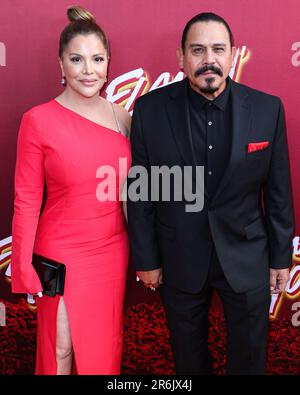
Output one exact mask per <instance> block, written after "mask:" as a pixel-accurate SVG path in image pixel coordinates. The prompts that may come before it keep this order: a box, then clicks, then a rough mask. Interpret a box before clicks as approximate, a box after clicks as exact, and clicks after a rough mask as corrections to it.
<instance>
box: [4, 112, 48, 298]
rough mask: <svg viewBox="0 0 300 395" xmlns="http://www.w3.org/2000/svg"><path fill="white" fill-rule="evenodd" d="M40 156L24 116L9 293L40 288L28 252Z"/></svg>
mask: <svg viewBox="0 0 300 395" xmlns="http://www.w3.org/2000/svg"><path fill="white" fill-rule="evenodd" d="M43 162H44V155H43V151H42V146H41V142H40V134H39V132H38V130H37V126H36V122H35V120H34V119H33V117H32V116H31V115H30V113H26V114H24V116H23V118H22V122H21V126H20V130H19V135H18V143H17V161H16V169H15V200H14V217H13V224H12V255H11V271H12V272H11V279H12V292H15V293H30V294H35V293H37V292H39V291H42V289H43V288H42V285H41V283H40V280H39V278H38V275H37V274H36V272H35V270H34V268H33V266H32V263H31V262H32V253H33V247H34V242H35V235H36V229H37V225H38V221H39V215H40V209H41V204H42V200H43V191H44V170H43V168H44V167H43Z"/></svg>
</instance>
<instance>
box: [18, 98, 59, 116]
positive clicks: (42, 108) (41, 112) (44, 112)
mask: <svg viewBox="0 0 300 395" xmlns="http://www.w3.org/2000/svg"><path fill="white" fill-rule="evenodd" d="M53 102H54V100H53V99H52V100H50V101H47V102H45V103H41V104H38V105H36V106H34V107H31V108H29V109H28V110H27V111H26V112H25V113H24V115H25V116H29V117H31V118H34V119H43V118H47V117H48V116H49V114H50V115H51V114H52V113H53V111H54V108H55V107H54V106H53ZM48 119H49V118H48Z"/></svg>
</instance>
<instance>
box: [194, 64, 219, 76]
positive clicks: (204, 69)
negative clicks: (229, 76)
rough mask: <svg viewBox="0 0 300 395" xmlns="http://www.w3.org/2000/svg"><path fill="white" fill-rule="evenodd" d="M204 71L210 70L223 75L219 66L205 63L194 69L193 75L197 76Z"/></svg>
mask: <svg viewBox="0 0 300 395" xmlns="http://www.w3.org/2000/svg"><path fill="white" fill-rule="evenodd" d="M206 71H212V72H214V73H216V74H218V75H219V76H220V77H223V72H222V70H221V69H220V68H219V67H216V66H213V65H207V66H203V67H200V68H199V69H197V70H196V71H195V74H194V76H195V77H196V78H197V77H199V75H201V74H203V73H205V72H206Z"/></svg>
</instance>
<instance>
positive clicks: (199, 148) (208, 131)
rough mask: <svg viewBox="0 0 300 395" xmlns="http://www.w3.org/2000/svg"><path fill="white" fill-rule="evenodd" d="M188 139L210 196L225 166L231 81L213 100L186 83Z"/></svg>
mask: <svg viewBox="0 0 300 395" xmlns="http://www.w3.org/2000/svg"><path fill="white" fill-rule="evenodd" d="M187 85H188V103H189V115H190V124H191V134H192V141H193V145H194V152H195V155H196V163H197V165H198V166H204V174H205V177H204V180H205V187H206V190H207V193H208V196H209V198H210V199H211V198H212V197H213V196H214V194H215V193H216V191H217V188H218V185H219V183H220V181H221V178H222V176H223V174H224V171H225V169H226V167H227V165H228V161H229V156H230V152H231V126H232V121H231V109H232V105H231V80H230V78H229V77H228V78H227V80H226V87H225V89H224V91H223V92H222V93H221V94H220V95H219V96H218V97H216V99H214V100H208V99H206V98H205V97H204V96H202V95H201V94H199V93H197V92H196V91H194V90H193V89H192V88H191V86H190V84H189V83H188V84H187Z"/></svg>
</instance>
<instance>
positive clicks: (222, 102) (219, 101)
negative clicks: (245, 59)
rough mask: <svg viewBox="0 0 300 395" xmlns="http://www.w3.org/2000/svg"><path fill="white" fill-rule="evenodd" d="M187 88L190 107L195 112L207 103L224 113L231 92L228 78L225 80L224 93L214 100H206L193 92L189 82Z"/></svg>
mask: <svg viewBox="0 0 300 395" xmlns="http://www.w3.org/2000/svg"><path fill="white" fill-rule="evenodd" d="M187 86H188V98H189V100H190V101H191V104H192V106H193V107H194V108H195V109H196V110H200V109H202V108H203V107H204V106H205V104H207V103H212V104H214V105H215V106H216V107H217V108H219V109H220V110H222V111H225V109H226V106H227V103H228V100H229V96H230V91H231V78H230V77H227V78H226V87H225V89H224V91H223V92H222V93H221V94H220V95H219V96H217V97H216V98H215V99H214V100H208V99H207V98H206V97H205V96H203V95H201V94H200V93H197V92H196V91H194V89H193V88H192V87H191V85H190V83H189V82H188V83H187Z"/></svg>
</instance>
